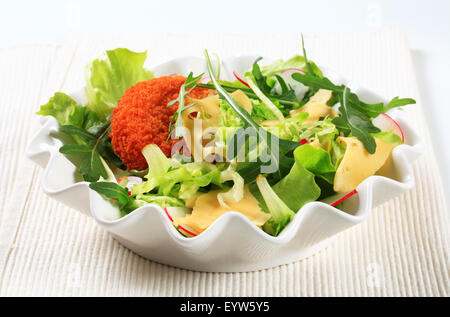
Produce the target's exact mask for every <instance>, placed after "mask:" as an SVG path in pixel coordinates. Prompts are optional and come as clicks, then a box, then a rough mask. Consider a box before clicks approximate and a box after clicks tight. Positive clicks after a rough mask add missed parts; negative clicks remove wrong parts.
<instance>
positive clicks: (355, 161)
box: [333, 137, 396, 193]
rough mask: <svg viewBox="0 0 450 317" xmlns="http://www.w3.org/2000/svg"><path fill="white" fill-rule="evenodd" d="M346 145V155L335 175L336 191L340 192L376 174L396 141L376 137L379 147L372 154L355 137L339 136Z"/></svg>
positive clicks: (349, 189)
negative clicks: (386, 140)
mask: <svg viewBox="0 0 450 317" xmlns="http://www.w3.org/2000/svg"><path fill="white" fill-rule="evenodd" d="M337 141H338V142H340V143H343V144H344V145H345V146H346V149H345V153H344V156H343V158H342V161H341V163H340V164H339V167H338V169H337V171H336V175H335V176H334V185H333V187H334V191H336V192H338V193H342V192H348V191H351V190H353V189H355V188H356V187H357V186H358V185H359V184H360V183H361V182H362V181H363V180H365V179H366V178H367V177H369V176H372V175H374V174H375V173H376V172H377V171H378V170H379V169H380V168H381V167H382V166H383V165H384V164H385V162H386V161H387V159H388V158H389V156H390V155H391V152H392V149H393V148H394V147H395V146H396V144H395V143H389V142H385V141H382V140H380V139H378V138H375V142H376V144H377V149H376V151H375V153H374V154H370V153H369V152H367V150H366V149H365V148H364V145H363V144H362V143H361V141H359V140H358V139H357V138H355V137H338V138H337Z"/></svg>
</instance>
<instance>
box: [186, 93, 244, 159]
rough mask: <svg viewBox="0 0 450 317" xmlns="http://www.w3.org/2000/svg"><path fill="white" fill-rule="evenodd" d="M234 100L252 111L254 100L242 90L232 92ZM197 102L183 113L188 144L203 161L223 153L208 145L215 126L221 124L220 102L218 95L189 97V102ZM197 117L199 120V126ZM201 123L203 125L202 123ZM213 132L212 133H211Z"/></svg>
mask: <svg viewBox="0 0 450 317" xmlns="http://www.w3.org/2000/svg"><path fill="white" fill-rule="evenodd" d="M230 95H231V96H232V97H233V98H234V100H236V102H237V103H238V104H239V105H240V106H241V107H242V108H244V109H245V110H246V111H247V112H248V113H250V114H251V112H252V102H251V101H250V99H249V98H248V97H247V95H246V94H245V93H244V92H242V91H241V90H236V91H234V92H233V93H231V94H230ZM192 102H195V103H196V104H195V105H194V106H192V107H190V108H188V109H186V110H184V111H183V113H182V119H183V126H184V127H185V129H187V130H188V133H189V136H188V137H185V139H189V141H187V142H186V146H187V147H188V149H189V151H190V152H191V154H192V156H193V157H194V161H196V162H197V161H202V160H203V159H204V158H205V157H206V156H208V155H212V154H215V153H217V154H220V155H222V154H223V149H215V147H211V146H208V147H207V145H211V144H213V143H214V142H213V140H214V136H213V134H214V132H215V127H218V126H219V116H220V106H219V105H220V102H219V96H218V95H210V96H208V97H206V98H203V99H194V98H189V103H192ZM195 119H201V120H202V121H201V122H200V121H198V123H197V126H196V124H195V122H196V121H195ZM200 123H201V125H200ZM210 133H211V134H210Z"/></svg>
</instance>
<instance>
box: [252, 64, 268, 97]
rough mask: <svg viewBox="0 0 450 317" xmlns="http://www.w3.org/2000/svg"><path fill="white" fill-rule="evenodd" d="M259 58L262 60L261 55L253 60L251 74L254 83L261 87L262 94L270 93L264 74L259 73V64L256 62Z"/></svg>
mask: <svg viewBox="0 0 450 317" xmlns="http://www.w3.org/2000/svg"><path fill="white" fill-rule="evenodd" d="M260 60H262V57H258V58H257V59H256V60H255V61H254V62H253V67H252V75H253V78H254V79H255V83H256V85H257V86H258V87H259V89H261V91H262V92H263V94H265V95H270V90H271V89H272V88H271V87H270V86H269V85H267V78H266V76H264V75H263V74H262V73H261V69H260V68H259V65H258V62H259V61H260Z"/></svg>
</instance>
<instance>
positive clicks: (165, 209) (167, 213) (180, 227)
mask: <svg viewBox="0 0 450 317" xmlns="http://www.w3.org/2000/svg"><path fill="white" fill-rule="evenodd" d="M164 211H165V212H166V215H167V217H169V220H170V221H171V222H172V224H173V218H172V217H171V216H170V214H169V212H168V211H167V207H166V208H164ZM177 227H178V228H179V229H181V230H183V231H184V232H186V233H188V234H190V235H191V236H194V237H195V236H197V234H195V233H193V232H191V231H189V230H187V229H186V228H183V227H182V226H181V225H178V226H177Z"/></svg>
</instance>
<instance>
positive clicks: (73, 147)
mask: <svg viewBox="0 0 450 317" xmlns="http://www.w3.org/2000/svg"><path fill="white" fill-rule="evenodd" d="M91 151H92V149H91V147H90V146H89V145H87V144H65V145H63V146H61V147H60V148H59V152H61V153H63V154H69V155H86V154H88V153H90V152H91Z"/></svg>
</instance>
